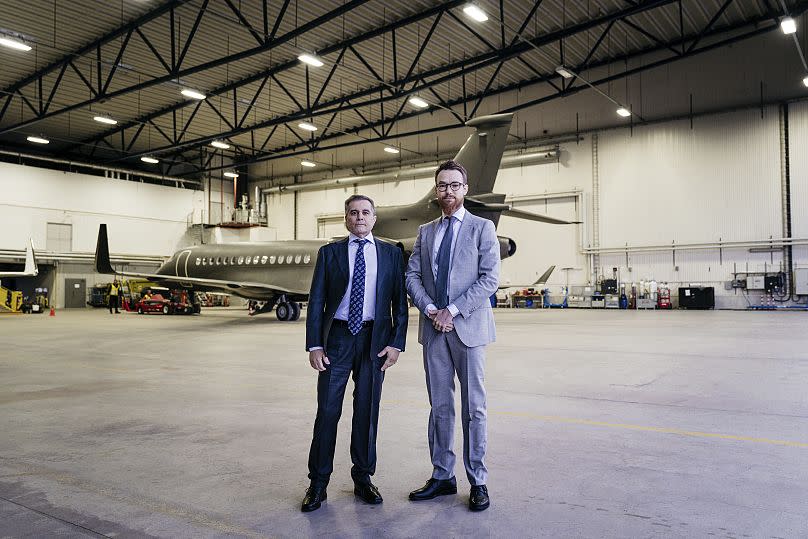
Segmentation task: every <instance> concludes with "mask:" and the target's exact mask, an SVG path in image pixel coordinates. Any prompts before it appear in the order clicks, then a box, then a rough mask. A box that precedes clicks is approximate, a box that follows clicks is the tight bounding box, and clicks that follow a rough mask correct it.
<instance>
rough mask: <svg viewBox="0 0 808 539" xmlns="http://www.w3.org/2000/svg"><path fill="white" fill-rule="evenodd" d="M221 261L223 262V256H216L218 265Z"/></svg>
mask: <svg viewBox="0 0 808 539" xmlns="http://www.w3.org/2000/svg"><path fill="white" fill-rule="evenodd" d="M221 263H222V257H221V256H217V257H216V265H217V266H218V265H220V264H221Z"/></svg>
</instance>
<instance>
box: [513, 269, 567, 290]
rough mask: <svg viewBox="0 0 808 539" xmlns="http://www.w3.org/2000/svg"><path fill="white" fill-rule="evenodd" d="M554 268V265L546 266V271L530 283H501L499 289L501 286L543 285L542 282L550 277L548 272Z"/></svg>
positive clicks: (532, 286) (525, 286) (523, 286)
mask: <svg viewBox="0 0 808 539" xmlns="http://www.w3.org/2000/svg"><path fill="white" fill-rule="evenodd" d="M554 269H555V266H550V267H549V268H547V271H545V272H544V273H542V274H541V277H539V278H538V279H536V281H534V282H532V283H530V284H501V285H499V288H500V290H501V289H503V288H535V287H536V286H537V285H543V284H544V283H546V282H547V280H548V279H549V278H550V274H551V273H553V270H554Z"/></svg>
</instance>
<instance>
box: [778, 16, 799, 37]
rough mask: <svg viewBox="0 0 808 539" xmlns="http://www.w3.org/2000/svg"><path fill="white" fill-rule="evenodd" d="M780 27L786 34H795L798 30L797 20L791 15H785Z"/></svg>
mask: <svg viewBox="0 0 808 539" xmlns="http://www.w3.org/2000/svg"><path fill="white" fill-rule="evenodd" d="M780 29H781V30H782V31H783V33H784V34H786V35H788V34H793V33H794V32H796V31H797V22H796V21H795V20H794V19H792V18H791V17H783V20H782V21H780Z"/></svg>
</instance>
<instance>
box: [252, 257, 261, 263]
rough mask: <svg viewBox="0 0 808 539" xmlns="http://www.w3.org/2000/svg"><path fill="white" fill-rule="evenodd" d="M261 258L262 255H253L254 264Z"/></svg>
mask: <svg viewBox="0 0 808 539" xmlns="http://www.w3.org/2000/svg"><path fill="white" fill-rule="evenodd" d="M259 258H260V257H259V256H258V255H255V256H254V257H253V264H258V259H259Z"/></svg>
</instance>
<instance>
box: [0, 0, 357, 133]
mask: <svg viewBox="0 0 808 539" xmlns="http://www.w3.org/2000/svg"><path fill="white" fill-rule="evenodd" d="M367 1H368V0H348V1H346V2H345V3H344V4H342V5H341V6H339V7H337V8H335V9H332V10H331V11H329V12H328V13H326V14H324V15H321V16H320V17H317V18H315V19H312V20H311V21H309V22H307V23H305V24H302V25H300V26H298V27H297V28H295V29H294V30H292V31H290V32H287V33H286V34H284V35H282V36H281V37H279V38H276V39H274V40H272V41H271V42H267V43H265V44H263V45H259V46H257V47H253V48H251V49H247V50H244V51H241V52H238V53H235V54H231V55H228V56H222V57H220V58H216V59H214V60H210V61H207V62H204V63H202V64H199V65H197V66H194V67H190V68H185V69H177V68H176V65H174V71H173V73H170V74H168V75H163V76H160V77H155V78H153V79H150V80H148V81H144V82H140V83H138V84H133V85H131V86H128V87H125V88H121V89H119V90H116V91H114V92H110V93H106V94H98V93H96V95H94V96H93V97H92V98H91V99H87V100H85V101H81V102H78V103H73V104H71V105H66V106H64V107H62V108H60V109H58V110H54V111H52V112H48V113H45V114H41V115H37V116H35V117H34V118H30V119H28V120H24V121H21V122H18V123H17V124H14V125H10V126H7V127H5V128H3V129H0V135H2V134H5V133H9V132H12V131H16V130H18V129H22V128H24V127H27V126H30V125H33V124H35V123H38V122H40V121H42V120H45V119H47V118H52V117H54V116H59V115H61V114H65V113H68V112H71V111H74V110H78V109H82V108H85V107H88V106H90V105H93V104H96V103H98V102H101V101H108V100H111V99H115V98H116V97H121V96H124V95H127V94H130V93H133V92H139V91H141V90H145V89H147V88H151V87H152V86H156V85H159V84H163V83H166V82H171V81H174V80H176V79H180V78H183V77H188V76H190V75H194V74H196V73H200V72H203V71H207V70H210V69H213V68H216V67H219V66H222V65H225V64H229V63H232V62H236V61H239V60H243V59H245V58H249V57H252V56H255V55H257V54H261V53H264V52H267V51H269V50H271V49H274V48H275V47H278V46H280V45H282V44H284V43H287V42H289V41H292V40H293V39H294V38H295V37H297V36H300V35H303V34H305V33H306V32H309V31H311V30H313V29H314V28H316V27H317V26H319V25H321V24H323V23H326V22H328V21H330V20H332V19H334V18H335V17H339V16H340V15H342V14H344V13H347V12H348V11H351V10H352V9H355V8H356V7H358V6H360V5H362V4H364V3H366V2H367ZM172 53H173V50H172ZM172 64H175V62H174V60H173V59H172ZM33 80H36V79H33Z"/></svg>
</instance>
